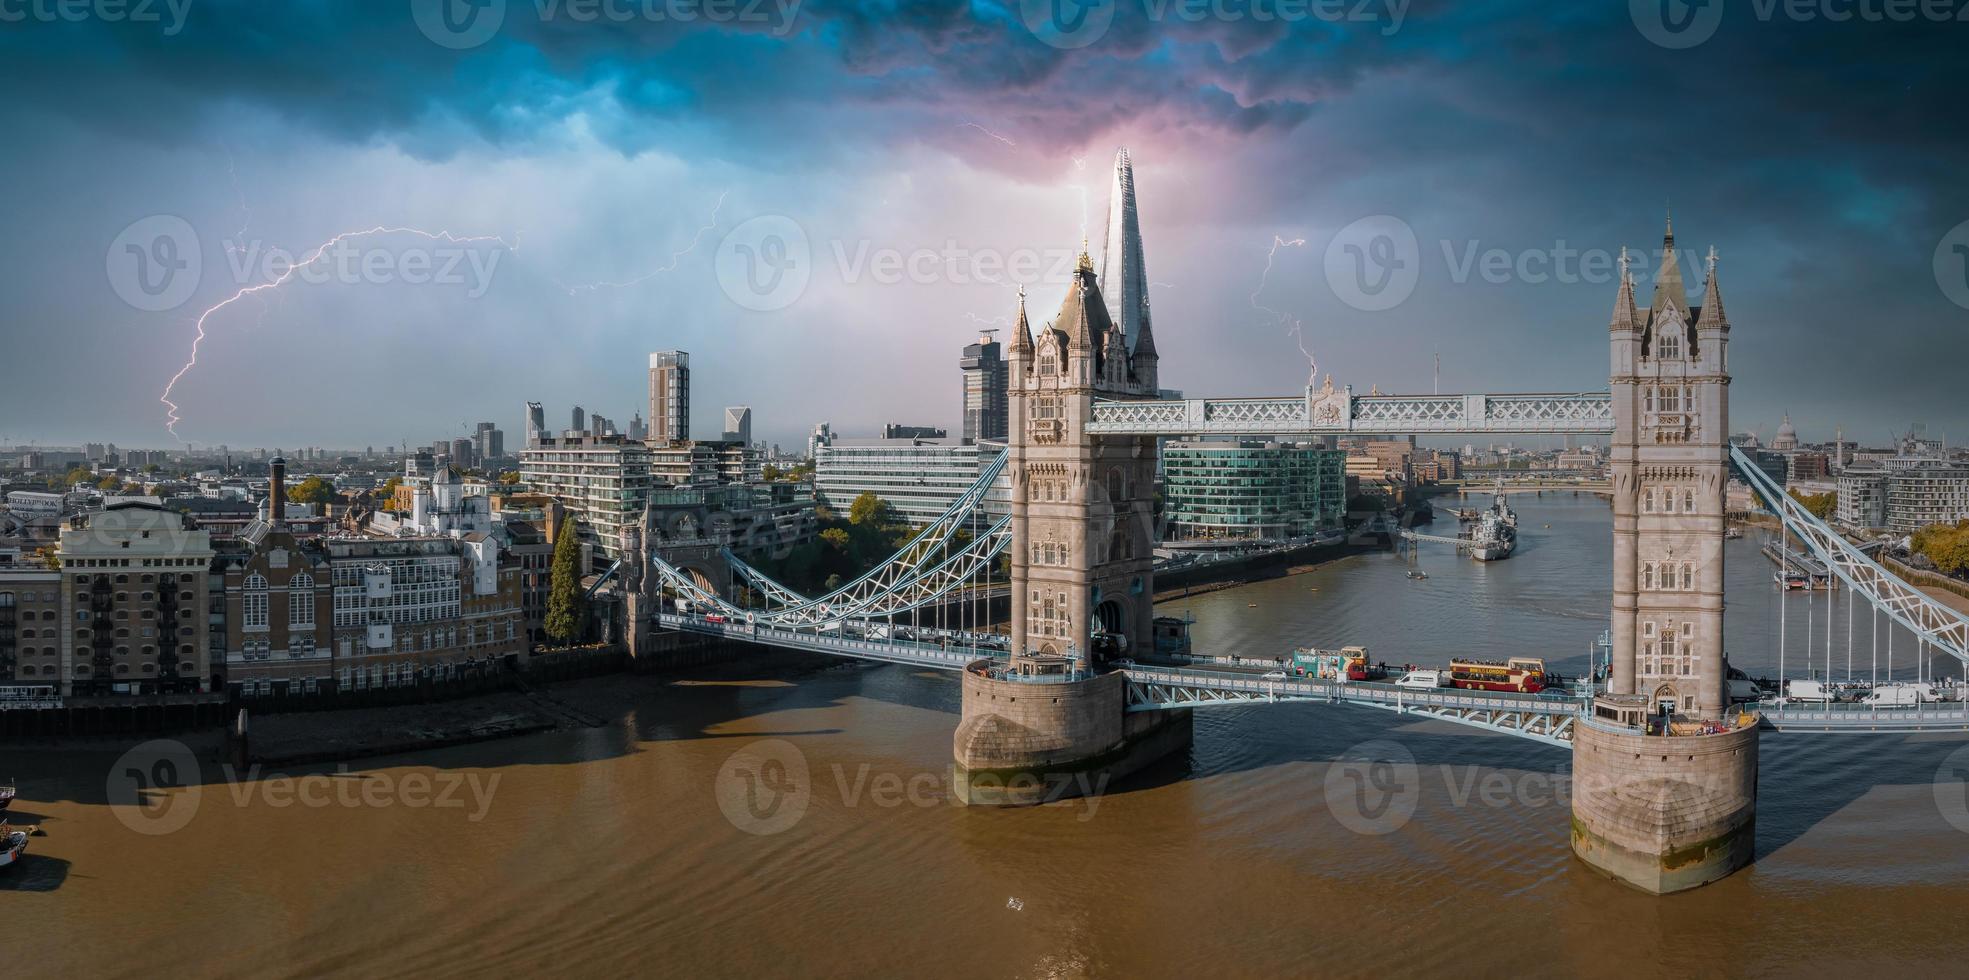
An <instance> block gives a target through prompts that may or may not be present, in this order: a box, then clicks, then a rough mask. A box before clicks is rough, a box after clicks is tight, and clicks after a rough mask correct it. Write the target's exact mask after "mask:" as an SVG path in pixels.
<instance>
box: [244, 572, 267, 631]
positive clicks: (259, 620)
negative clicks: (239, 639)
mask: <svg viewBox="0 0 1969 980" xmlns="http://www.w3.org/2000/svg"><path fill="white" fill-rule="evenodd" d="M240 624H242V626H244V628H246V630H266V577H264V575H260V573H252V575H248V577H246V586H244V592H242V594H240Z"/></svg>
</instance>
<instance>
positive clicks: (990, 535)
mask: <svg viewBox="0 0 1969 980" xmlns="http://www.w3.org/2000/svg"><path fill="white" fill-rule="evenodd" d="M1004 468H1005V456H1004V454H1000V455H999V456H998V457H996V458H994V459H992V460H991V461H990V462H989V463H987V464H986V465H985V466H984V467H983V468H982V469H980V471H979V473H978V479H977V480H976V482H974V483H973V484H972V485H971V486H970V487H969V488H967V489H966V490H965V491H964V492H963V493H962V494H960V495H959V496H958V498H957V500H955V501H953V502H952V503H951V505H950V506H949V507H948V508H947V509H945V511H944V512H943V514H941V515H939V516H938V517H937V519H936V520H934V521H932V522H930V523H929V524H928V525H926V526H925V527H924V528H923V529H922V530H920V531H918V532H917V533H916V534H915V535H914V536H913V537H911V538H910V540H909V541H908V542H907V543H905V544H904V545H903V546H902V547H901V548H900V549H898V550H897V551H896V553H895V554H893V555H891V556H889V558H887V559H886V560H884V561H883V562H882V563H881V564H879V565H877V566H876V567H874V568H872V569H870V570H869V571H868V572H866V573H864V574H863V575H861V576H860V577H858V578H856V579H855V580H854V581H852V582H849V583H848V584H846V585H843V586H841V587H840V588H838V589H835V590H834V591H832V592H829V593H827V594H826V595H823V596H820V597H818V598H808V597H807V596H805V595H802V594H800V593H798V592H795V591H794V590H792V589H790V588H787V587H786V586H784V585H782V584H780V583H779V582H777V581H775V580H773V578H772V577H771V576H768V575H766V574H765V573H764V572H761V571H759V570H758V569H756V568H753V567H752V566H750V565H747V564H746V563H745V562H743V561H741V560H739V558H738V557H737V556H736V555H733V554H732V553H731V552H730V551H729V550H727V551H725V552H724V558H725V561H726V562H728V563H729V564H730V566H731V569H732V571H733V572H734V573H736V574H737V575H739V576H740V577H741V578H743V579H745V580H746V581H747V582H748V583H749V584H751V585H752V586H753V587H754V588H756V589H758V590H759V591H760V593H761V594H763V595H764V596H765V598H766V608H765V609H762V610H753V609H744V608H741V607H739V606H736V605H734V604H732V603H731V602H729V601H727V600H726V599H725V598H724V597H723V596H719V595H716V594H714V593H713V592H711V591H710V590H709V589H706V588H704V587H702V586H700V585H698V584H697V583H696V581H695V580H694V578H693V577H692V576H690V575H689V574H688V573H686V572H684V571H682V570H680V569H678V568H677V567H675V566H673V565H671V564H670V563H668V562H666V561H664V560H663V559H662V557H661V556H659V555H658V554H656V553H655V552H654V551H652V553H651V555H650V564H651V566H652V568H653V569H654V570H655V573H656V577H657V580H658V581H659V582H660V583H661V584H662V585H663V586H665V587H666V588H668V589H670V590H671V591H672V592H675V593H676V594H678V595H681V596H684V597H686V598H688V599H690V600H692V601H694V602H697V603H699V604H701V605H703V606H705V607H707V608H710V609H715V610H717V611H719V612H721V613H724V614H725V615H727V616H730V617H733V618H737V619H743V620H745V621H747V622H750V623H755V624H756V623H765V624H768V625H770V626H773V627H788V628H793V629H805V630H809V631H812V630H820V629H823V628H825V627H827V626H830V625H834V624H838V623H840V622H841V621H842V620H844V619H850V618H853V619H864V620H879V619H882V618H884V617H887V616H892V615H894V614H896V613H901V612H907V611H909V610H912V609H916V608H919V607H922V606H927V605H934V604H937V603H939V602H941V601H943V600H945V599H948V598H951V597H954V596H958V595H960V594H962V593H964V592H966V591H967V590H971V589H972V588H973V587H974V586H975V585H976V584H977V583H978V581H979V580H980V579H981V578H982V577H984V576H985V574H986V573H987V572H988V570H989V569H990V567H991V564H992V562H993V561H995V560H996V559H997V558H998V556H999V555H1001V554H1003V553H1004V552H1005V549H1006V548H1007V547H1010V545H1011V538H1012V530H1011V523H1012V522H1011V518H1010V517H1009V516H1008V517H1001V518H998V519H997V520H995V521H993V522H991V523H990V524H989V525H986V524H985V523H984V506H985V497H986V495H987V494H989V493H990V491H991V487H992V485H993V484H995V483H996V482H997V481H998V478H999V475H1000V474H1001V473H1003V472H1004ZM966 528H970V529H973V530H975V531H977V532H978V533H976V534H975V535H974V536H973V537H972V539H971V540H970V541H968V542H965V543H963V544H962V545H959V544H958V543H957V536H958V532H960V531H963V530H965V529H966Z"/></svg>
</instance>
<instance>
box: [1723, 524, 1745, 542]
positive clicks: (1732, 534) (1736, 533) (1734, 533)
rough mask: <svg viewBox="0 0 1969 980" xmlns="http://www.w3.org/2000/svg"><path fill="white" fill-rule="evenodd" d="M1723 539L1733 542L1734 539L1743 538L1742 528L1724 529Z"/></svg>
mask: <svg viewBox="0 0 1969 980" xmlns="http://www.w3.org/2000/svg"><path fill="white" fill-rule="evenodd" d="M1723 537H1724V539H1725V540H1729V541H1735V540H1736V539H1738V538H1741V537H1743V528H1740V527H1728V528H1724V529H1723Z"/></svg>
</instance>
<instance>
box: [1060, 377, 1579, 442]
mask: <svg viewBox="0 0 1969 980" xmlns="http://www.w3.org/2000/svg"><path fill="white" fill-rule="evenodd" d="M1339 397H1341V396H1338V395H1326V394H1323V393H1322V392H1320V391H1319V390H1317V389H1313V388H1308V389H1306V393H1305V395H1303V396H1287V397H1283V398H1189V399H1162V400H1159V401H1107V400H1097V401H1095V402H1094V414H1093V418H1091V419H1090V420H1089V421H1088V423H1087V431H1088V432H1090V433H1094V434H1097V435H1172V436H1192V435H1193V436H1213V435H1228V436H1246V435H1249V436H1262V435H1325V434H1338V435H1344V434H1349V433H1363V434H1370V435H1372V434H1386V435H1409V434H1425V435H1426V434H1430V433H1473V434H1490V433H1494V434H1512V433H1538V432H1554V433H1582V434H1606V433H1611V432H1613V421H1614V420H1613V396H1612V395H1611V394H1609V393H1607V392H1604V391H1586V392H1571V393H1552V394H1510V395H1356V394H1354V393H1353V389H1352V388H1348V389H1347V392H1346V395H1345V396H1344V397H1345V398H1346V401H1347V409H1346V411H1344V412H1342V411H1340V410H1338V409H1337V408H1333V409H1331V410H1329V408H1328V406H1329V405H1330V404H1331V403H1330V401H1329V399H1337V398H1339Z"/></svg>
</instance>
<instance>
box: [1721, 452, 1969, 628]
mask: <svg viewBox="0 0 1969 980" xmlns="http://www.w3.org/2000/svg"><path fill="white" fill-rule="evenodd" d="M1730 461H1731V462H1733V463H1735V464H1736V468H1737V471H1738V473H1739V474H1741V475H1742V477H1743V479H1744V481H1745V482H1747V483H1749V484H1750V489H1751V491H1752V492H1754V493H1755V494H1756V495H1757V497H1758V499H1759V500H1760V501H1762V502H1763V504H1764V507H1765V508H1766V509H1767V510H1769V511H1771V512H1772V513H1773V514H1776V515H1777V517H1778V519H1779V520H1780V521H1782V522H1783V523H1784V526H1785V528H1786V529H1787V530H1789V531H1790V532H1791V533H1793V534H1795V535H1797V536H1798V538H1799V540H1801V541H1803V542H1805V547H1807V548H1809V549H1811V553H1812V557H1814V558H1817V559H1818V560H1819V561H1820V562H1822V563H1823V564H1824V565H1825V566H1826V567H1827V568H1830V569H1831V570H1832V573H1833V574H1835V575H1837V576H1839V578H1840V580H1841V581H1843V582H1845V583H1846V585H1847V586H1848V587H1849V588H1851V589H1852V590H1853V592H1854V594H1856V595H1858V596H1860V597H1861V598H1863V599H1865V600H1866V601H1867V602H1869V603H1872V604H1873V605H1874V606H1875V607H1876V608H1878V609H1879V610H1880V611H1882V612H1884V613H1886V614H1887V615H1888V617H1889V618H1891V619H1892V620H1893V621H1894V622H1896V623H1899V624H1900V625H1901V626H1903V627H1905V628H1906V629H1907V630H1908V631H1909V632H1912V633H1913V634H1914V635H1915V637H1916V638H1917V639H1920V640H1922V641H1925V642H1926V643H1927V644H1929V645H1930V646H1933V647H1935V648H1936V649H1938V650H1941V651H1943V652H1944V653H1947V654H1948V655H1949V656H1951V657H1954V658H1955V659H1956V660H1958V661H1961V662H1962V663H1965V664H1969V619H1965V618H1964V617H1963V616H1962V614H1961V613H1958V612H1956V611H1955V610H1953V609H1950V608H1949V607H1947V606H1944V605H1942V604H1941V603H1939V602H1936V601H1935V600H1934V599H1932V598H1930V597H1929V596H1928V594H1927V593H1925V592H1922V591H1921V590H1920V589H1917V588H1915V587H1914V586H1912V585H1909V584H1908V583H1907V582H1905V581H1903V580H1902V579H1901V577H1900V576H1898V575H1895V574H1894V573H1893V572H1890V571H1888V570H1887V569H1886V568H1885V567H1883V566H1881V565H1880V564H1879V563H1878V562H1875V561H1874V560H1873V559H1871V558H1868V557H1867V556H1866V553H1865V552H1863V551H1861V550H1860V548H1859V547H1857V546H1855V545H1854V544H1852V543H1851V542H1849V541H1847V540H1846V538H1845V537H1844V536H1843V535H1841V534H1840V533H1839V532H1837V531H1834V530H1833V529H1832V528H1831V527H1829V526H1827V525H1826V523H1825V522H1824V521H1821V520H1819V519H1818V518H1817V517H1814V516H1813V515H1812V512H1811V511H1809V510H1806V509H1805V507H1804V505H1803V504H1800V503H1799V502H1798V500H1797V499H1796V498H1794V497H1792V496H1791V495H1790V494H1788V493H1786V492H1785V491H1784V488H1783V487H1780V486H1778V484H1777V481H1775V480H1773V479H1771V477H1770V476H1769V475H1768V474H1766V473H1765V472H1764V471H1763V470H1762V469H1761V468H1759V467H1758V466H1757V464H1756V463H1755V462H1753V461H1752V460H1751V459H1750V458H1749V457H1748V456H1745V455H1744V454H1743V450H1741V449H1738V448H1736V447H1735V446H1732V447H1730Z"/></svg>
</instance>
